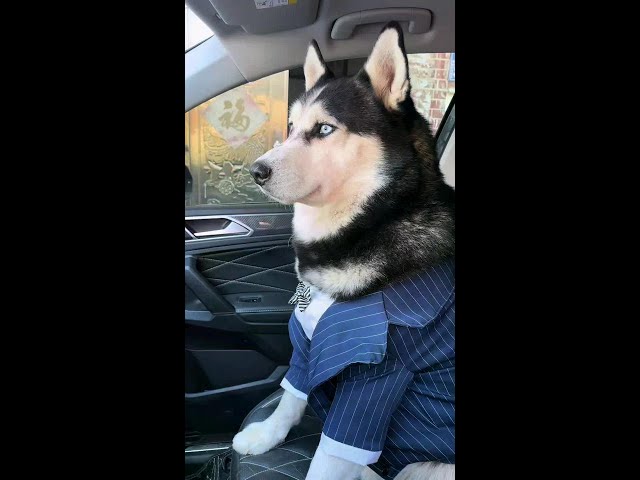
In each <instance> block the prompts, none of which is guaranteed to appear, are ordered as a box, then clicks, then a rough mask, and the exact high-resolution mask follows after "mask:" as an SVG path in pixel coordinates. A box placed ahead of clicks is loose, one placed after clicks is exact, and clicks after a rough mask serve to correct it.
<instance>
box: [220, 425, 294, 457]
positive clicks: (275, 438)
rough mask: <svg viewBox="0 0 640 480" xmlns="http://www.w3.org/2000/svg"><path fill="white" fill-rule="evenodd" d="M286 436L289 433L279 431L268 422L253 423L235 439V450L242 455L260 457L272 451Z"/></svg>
mask: <svg viewBox="0 0 640 480" xmlns="http://www.w3.org/2000/svg"><path fill="white" fill-rule="evenodd" d="M286 436H287V432H282V431H279V429H278V428H276V427H274V425H273V424H271V423H269V422H267V421H264V422H257V423H252V424H250V425H248V426H247V427H246V428H245V429H244V430H242V431H241V432H240V433H238V434H237V435H236V436H235V437H233V449H234V450H235V451H236V452H238V453H240V454H242V455H247V454H249V455H259V454H261V453H265V452H268V451H269V450H271V449H272V448H273V447H275V446H276V445H278V444H279V443H280V442H282V441H283V440H284V439H285V437H286Z"/></svg>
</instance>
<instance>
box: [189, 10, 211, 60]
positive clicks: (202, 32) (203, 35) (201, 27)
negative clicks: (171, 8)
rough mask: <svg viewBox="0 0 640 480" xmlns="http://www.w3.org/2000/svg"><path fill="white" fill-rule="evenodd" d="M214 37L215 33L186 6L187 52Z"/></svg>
mask: <svg viewBox="0 0 640 480" xmlns="http://www.w3.org/2000/svg"><path fill="white" fill-rule="evenodd" d="M211 36H213V31H212V30H211V29H210V28H209V27H208V26H207V25H206V24H205V23H204V22H203V21H202V20H200V17H198V16H197V15H196V14H195V12H194V11H193V10H191V9H190V8H189V7H188V6H187V5H186V4H185V6H184V50H185V52H186V51H187V50H189V49H191V48H193V47H195V46H196V45H198V44H199V43H202V42H204V41H205V40H206V39H208V38H210V37H211Z"/></svg>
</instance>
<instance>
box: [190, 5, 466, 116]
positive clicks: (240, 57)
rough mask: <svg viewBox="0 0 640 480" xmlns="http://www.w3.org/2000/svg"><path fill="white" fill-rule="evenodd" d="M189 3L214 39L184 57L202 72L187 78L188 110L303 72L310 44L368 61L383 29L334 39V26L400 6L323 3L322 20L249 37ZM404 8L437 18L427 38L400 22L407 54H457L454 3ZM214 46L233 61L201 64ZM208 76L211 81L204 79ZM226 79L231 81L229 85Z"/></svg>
mask: <svg viewBox="0 0 640 480" xmlns="http://www.w3.org/2000/svg"><path fill="white" fill-rule="evenodd" d="M215 1H216V0H214V3H215ZM234 1H235V0H234ZM298 1H299V2H302V1H304V0H298ZM186 3H187V5H188V6H189V8H191V9H192V10H193V11H194V12H195V13H196V15H198V16H199V17H200V19H201V20H202V21H203V22H204V23H205V24H207V25H208V26H209V27H210V28H211V29H212V30H213V32H214V37H213V38H211V39H209V40H207V41H205V42H203V43H202V44H200V45H198V46H197V47H195V48H194V49H192V50H190V51H189V52H187V53H186V54H185V62H186V64H187V65H188V64H190V63H194V62H195V59H196V58H197V60H198V63H199V64H200V66H199V67H197V68H195V67H192V68H191V71H194V72H199V75H198V76H196V77H192V78H190V76H189V75H188V74H187V73H185V97H189V99H188V100H187V98H185V109H187V110H188V109H189V108H192V107H194V106H196V105H198V104H200V103H202V102H203V101H206V100H208V99H209V98H211V97H213V96H214V95H217V94H219V93H221V92H223V91H225V90H227V89H228V88H231V87H230V85H231V84H234V85H233V86H235V85H239V84H241V83H244V82H249V81H253V80H257V79H260V78H262V77H265V76H267V75H271V74H273V73H277V72H281V71H283V70H289V69H292V68H296V67H299V66H300V65H302V64H303V62H304V58H305V55H306V52H307V46H308V44H309V42H310V41H311V40H316V41H317V42H318V45H319V47H320V51H321V52H322V55H323V57H324V59H325V61H333V60H342V59H349V58H363V57H367V56H368V55H369V53H370V52H371V49H372V47H373V44H374V43H375V40H376V39H377V37H378V34H379V32H380V29H381V27H382V24H370V25H363V26H360V27H357V28H356V30H355V31H354V34H353V36H352V37H351V38H349V39H347V40H334V39H332V38H331V29H332V26H333V24H334V23H335V21H336V20H337V19H338V18H341V17H343V16H344V15H347V14H351V13H354V12H359V11H364V10H371V9H380V8H392V7H398V6H399V5H398V3H397V1H394V0H320V2H319V4H318V11H317V17H316V19H315V21H314V22H313V23H311V24H309V25H307V26H304V27H300V28H295V29H293V30H281V31H276V32H272V33H267V34H250V33H247V32H246V31H245V30H244V29H243V28H242V27H241V26H239V25H227V24H226V23H225V22H224V21H223V20H222V19H221V18H220V17H219V16H218V15H217V12H216V10H215V8H214V6H213V5H212V3H211V2H210V1H209V0H187V1H186ZM401 6H402V7H403V8H422V9H428V10H429V11H431V14H432V20H431V27H430V29H429V30H428V31H427V32H426V33H420V34H412V33H409V32H408V28H407V27H408V22H401V25H402V26H403V30H404V32H405V48H406V50H407V53H425V52H453V51H455V2H454V1H451V0H429V1H426V2H425V1H424V0H403V2H402V4H401ZM277 8H291V6H288V7H277ZM389 20H391V18H390V19H389ZM214 39H215V40H214ZM218 42H219V43H218ZM214 44H216V45H218V47H219V46H220V45H221V46H223V47H224V50H225V51H226V55H227V56H228V57H230V60H231V61H222V60H221V59H220V58H217V62H212V63H217V64H212V65H201V64H202V63H203V62H204V63H206V62H207V59H206V58H205V57H204V56H203V55H202V54H200V55H199V56H198V51H199V50H202V51H207V52H209V53H212V52H213V49H212V47H213V46H214ZM205 72H206V75H208V77H207V76H206V75H204V73H205ZM221 76H222V77H221ZM227 77H228V79H229V80H232V81H231V82H227ZM203 82H205V84H203ZM196 92H197V94H196Z"/></svg>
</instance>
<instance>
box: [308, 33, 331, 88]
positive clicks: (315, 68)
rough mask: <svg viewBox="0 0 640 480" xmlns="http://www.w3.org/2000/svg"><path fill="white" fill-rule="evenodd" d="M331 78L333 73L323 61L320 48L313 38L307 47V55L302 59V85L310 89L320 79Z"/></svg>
mask: <svg viewBox="0 0 640 480" xmlns="http://www.w3.org/2000/svg"><path fill="white" fill-rule="evenodd" d="M330 78H333V73H332V72H331V70H329V67H327V64H326V63H324V59H323V58H322V54H321V53H320V49H319V48H318V44H317V43H316V41H315V40H312V41H311V43H310V44H309V48H307V57H306V58H305V60H304V86H305V89H306V90H307V91H309V90H311V89H312V88H313V87H314V86H315V85H316V84H317V83H318V81H320V79H323V80H327V79H330Z"/></svg>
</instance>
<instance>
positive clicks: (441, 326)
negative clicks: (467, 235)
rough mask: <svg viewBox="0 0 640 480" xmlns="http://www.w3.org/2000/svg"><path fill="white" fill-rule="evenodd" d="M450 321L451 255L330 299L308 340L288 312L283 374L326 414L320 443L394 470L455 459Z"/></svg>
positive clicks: (348, 456)
mask: <svg viewBox="0 0 640 480" xmlns="http://www.w3.org/2000/svg"><path fill="white" fill-rule="evenodd" d="M454 329H455V274H454V262H453V260H450V261H448V262H446V263H443V264H441V265H439V266H438V267H436V268H433V269H430V270H428V271H425V272H423V273H422V274H420V275H417V276H415V277H413V278H410V279H408V280H405V281H402V282H399V283H396V284H393V285H390V286H388V287H387V288H385V289H384V290H383V291H380V292H376V293H373V294H371V295H367V296H365V297H362V298H360V299H358V300H355V301H349V302H340V303H335V304H333V305H331V306H330V307H329V308H328V309H327V311H326V312H325V313H324V315H323V316H322V317H321V318H320V321H319V322H318V325H317V327H316V329H315V331H314V332H313V337H312V339H311V340H309V339H308V338H307V336H306V335H305V333H304V331H303V329H302V327H301V325H300V324H299V322H298V321H297V320H296V318H295V315H292V317H291V320H290V321H289V334H290V336H291V341H292V343H293V346H294V352H293V356H292V359H291V366H290V369H289V371H288V372H287V375H286V377H285V378H286V379H287V381H288V382H289V384H290V385H288V386H287V387H288V388H291V386H292V387H293V388H294V389H295V390H298V393H299V394H305V395H308V402H309V405H310V406H311V407H312V408H313V409H314V411H315V412H316V413H317V414H318V416H319V417H320V418H321V419H323V420H324V427H323V438H322V440H321V443H320V445H321V446H323V447H324V448H325V449H327V451H328V452H330V453H331V454H334V455H338V456H343V457H344V458H346V459H347V460H350V461H356V462H358V461H359V460H363V463H372V462H375V461H376V460H378V458H379V461H378V463H379V464H385V465H386V466H388V467H389V469H390V474H391V475H392V476H393V475H395V474H397V473H398V472H399V471H400V470H401V469H402V468H403V467H404V466H406V465H408V464H410V463H415V462H425V461H440V462H445V463H455V450H454V444H455V433H454V432H455V350H454V347H455V340H454ZM323 442H324V443H323ZM340 445H342V447H340ZM345 445H348V446H350V447H355V448H347V447H344V446H345ZM341 451H343V452H344V453H342V454H341Z"/></svg>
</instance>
